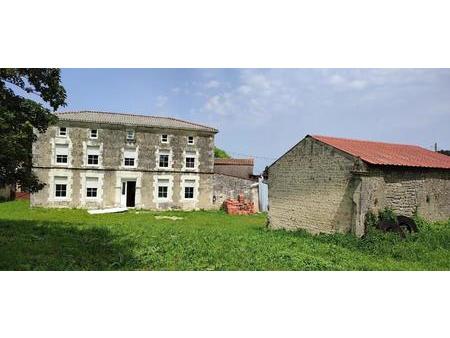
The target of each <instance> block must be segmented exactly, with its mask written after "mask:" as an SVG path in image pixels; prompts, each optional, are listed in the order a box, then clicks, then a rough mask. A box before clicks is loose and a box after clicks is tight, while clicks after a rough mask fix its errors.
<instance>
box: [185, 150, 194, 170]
mask: <svg viewBox="0 0 450 338" xmlns="http://www.w3.org/2000/svg"><path fill="white" fill-rule="evenodd" d="M195 157H196V155H195V153H193V152H186V168H190V169H193V168H195Z"/></svg>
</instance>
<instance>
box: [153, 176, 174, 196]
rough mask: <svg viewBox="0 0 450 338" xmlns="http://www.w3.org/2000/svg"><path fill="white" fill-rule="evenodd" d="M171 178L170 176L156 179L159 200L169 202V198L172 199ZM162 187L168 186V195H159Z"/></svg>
mask: <svg viewBox="0 0 450 338" xmlns="http://www.w3.org/2000/svg"><path fill="white" fill-rule="evenodd" d="M169 185H170V180H169V179H168V178H158V179H157V180H156V197H157V199H158V201H160V202H167V201H169V200H172V196H171V194H170V195H169V191H170V192H171V189H169ZM160 187H166V188H167V197H160V196H159V188H160Z"/></svg>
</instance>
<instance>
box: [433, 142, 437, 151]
mask: <svg viewBox="0 0 450 338" xmlns="http://www.w3.org/2000/svg"><path fill="white" fill-rule="evenodd" d="M434 151H435V152H437V142H434Z"/></svg>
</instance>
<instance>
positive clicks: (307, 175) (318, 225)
mask: <svg viewBox="0 0 450 338" xmlns="http://www.w3.org/2000/svg"><path fill="white" fill-rule="evenodd" d="M354 167H355V160H354V158H352V157H350V156H347V155H345V154H343V153H342V152H339V151H337V150H335V149H334V148H332V147H330V146H327V145H325V144H323V143H320V142H318V141H315V140H314V139H312V138H310V137H307V138H305V139H304V140H302V141H301V142H300V143H298V144H297V145H296V146H294V147H293V148H292V149H291V150H290V151H288V152H287V153H286V154H285V155H284V156H283V157H281V158H280V159H279V160H278V161H276V162H275V163H274V164H273V165H272V166H271V167H270V168H269V174H268V176H269V177H268V184H269V227H270V228H272V229H280V228H283V229H288V230H296V229H307V230H308V231H310V232H313V233H319V232H324V233H333V232H349V231H351V229H352V221H353V217H354V216H353V203H354V202H353V194H354V192H355V189H356V184H355V182H354V180H353V179H352V173H351V171H352V170H353V169H354Z"/></svg>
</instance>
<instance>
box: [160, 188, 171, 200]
mask: <svg viewBox="0 0 450 338" xmlns="http://www.w3.org/2000/svg"><path fill="white" fill-rule="evenodd" d="M168 190H169V189H168V187H163V186H160V187H158V198H167V193H168Z"/></svg>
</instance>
